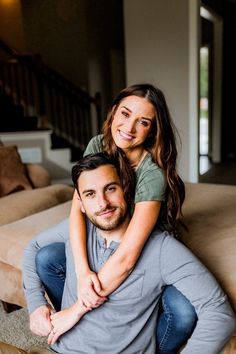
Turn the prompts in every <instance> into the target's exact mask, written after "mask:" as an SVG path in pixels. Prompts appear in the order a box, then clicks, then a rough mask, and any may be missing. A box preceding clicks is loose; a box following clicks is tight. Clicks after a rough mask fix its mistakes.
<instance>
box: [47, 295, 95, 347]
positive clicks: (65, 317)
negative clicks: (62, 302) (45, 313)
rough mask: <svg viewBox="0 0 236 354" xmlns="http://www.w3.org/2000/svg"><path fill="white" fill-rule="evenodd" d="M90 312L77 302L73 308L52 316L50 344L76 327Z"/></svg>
mask: <svg viewBox="0 0 236 354" xmlns="http://www.w3.org/2000/svg"><path fill="white" fill-rule="evenodd" d="M88 311H89V310H88V308H86V307H84V306H81V305H80V303H79V302H78V301H77V302H76V303H75V304H74V305H72V306H71V307H68V308H67V309H64V310H62V311H59V312H56V313H54V314H53V315H51V323H52V331H51V332H50V334H49V336H48V344H50V345H52V344H54V343H55V342H56V341H57V339H58V338H59V337H60V336H61V335H62V334H63V333H65V332H67V331H69V329H71V328H72V327H74V325H75V324H76V323H77V322H79V320H80V319H81V317H82V316H83V315H84V314H85V313H86V312H88Z"/></svg>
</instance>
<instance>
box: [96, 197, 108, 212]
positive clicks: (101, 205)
mask: <svg viewBox="0 0 236 354" xmlns="http://www.w3.org/2000/svg"><path fill="white" fill-rule="evenodd" d="M97 202H98V206H99V208H100V209H104V208H106V206H107V205H108V201H107V199H106V196H105V195H104V194H103V193H101V194H99V195H98V200H97Z"/></svg>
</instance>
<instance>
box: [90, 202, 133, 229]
mask: <svg viewBox="0 0 236 354" xmlns="http://www.w3.org/2000/svg"><path fill="white" fill-rule="evenodd" d="M117 209H118V210H119V214H118V215H117V217H116V219H115V220H111V221H110V222H109V221H108V222H105V221H104V222H102V220H101V221H100V220H97V217H96V216H88V217H89V219H90V221H91V222H92V223H93V224H94V225H95V226H96V227H97V228H98V229H100V230H102V231H112V230H114V229H116V228H117V227H119V226H121V225H122V224H123V222H124V221H125V220H126V218H127V215H128V213H127V210H124V209H123V208H120V207H119V208H117Z"/></svg>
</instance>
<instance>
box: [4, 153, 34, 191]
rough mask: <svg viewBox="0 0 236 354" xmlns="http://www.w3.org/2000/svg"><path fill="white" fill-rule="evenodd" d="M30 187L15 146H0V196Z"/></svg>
mask: <svg viewBox="0 0 236 354" xmlns="http://www.w3.org/2000/svg"><path fill="white" fill-rule="evenodd" d="M22 189H32V186H31V184H30V182H29V180H28V178H27V174H26V169H25V165H24V164H23V163H22V161H21V157H20V155H19V153H18V151H17V147H16V146H0V197H2V196H4V195H7V194H10V193H13V192H16V191H19V190H22Z"/></svg>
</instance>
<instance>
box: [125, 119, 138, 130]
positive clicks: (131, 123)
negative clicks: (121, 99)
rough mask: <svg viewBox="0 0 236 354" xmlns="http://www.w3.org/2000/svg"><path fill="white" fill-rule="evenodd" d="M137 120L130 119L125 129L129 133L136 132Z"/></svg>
mask: <svg viewBox="0 0 236 354" xmlns="http://www.w3.org/2000/svg"><path fill="white" fill-rule="evenodd" d="M135 124H136V123H135V120H134V119H132V118H130V119H128V120H127V121H126V124H125V128H126V131H127V133H133V132H134V131H135Z"/></svg>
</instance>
